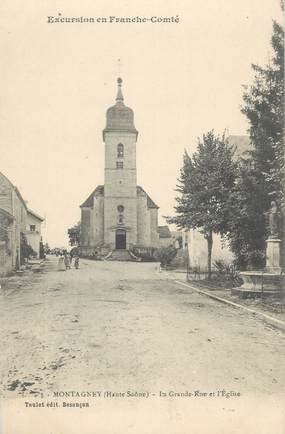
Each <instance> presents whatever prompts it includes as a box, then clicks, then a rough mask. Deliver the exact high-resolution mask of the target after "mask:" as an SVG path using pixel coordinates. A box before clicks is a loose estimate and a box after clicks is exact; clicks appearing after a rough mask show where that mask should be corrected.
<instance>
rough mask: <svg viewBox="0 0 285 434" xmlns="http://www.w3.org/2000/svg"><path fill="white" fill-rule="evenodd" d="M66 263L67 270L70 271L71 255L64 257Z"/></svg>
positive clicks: (66, 254)
mask: <svg viewBox="0 0 285 434" xmlns="http://www.w3.org/2000/svg"><path fill="white" fill-rule="evenodd" d="M64 263H65V268H66V269H67V270H70V255H69V253H65V255H64Z"/></svg>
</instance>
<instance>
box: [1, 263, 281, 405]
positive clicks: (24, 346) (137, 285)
mask: <svg viewBox="0 0 285 434" xmlns="http://www.w3.org/2000/svg"><path fill="white" fill-rule="evenodd" d="M0 311H1V320H0V321H1V322H0V346H1V348H0V350H1V351H0V382H1V383H0V390H1V396H2V397H15V396H16V395H18V396H19V395H23V396H28V395H30V396H32V395H34V396H37V394H39V393H40V392H44V393H53V391H69V390H81V391H82V390H94V388H96V390H99V389H100V388H101V389H102V388H103V389H104V390H111V391H122V390H131V391H132V390H133V391H137V392H144V391H149V392H150V393H154V394H157V393H159V391H169V390H171V391H175V392H185V391H187V390H188V391H189V390H191V391H193V390H200V391H203V390H207V391H210V390H220V389H225V390H227V391H236V392H240V393H251V392H255V393H257V392H261V393H266V394H269V393H280V392H282V391H283V392H284V387H285V386H284V385H285V371H284V369H283V367H284V365H283V361H284V350H285V340H284V336H285V335H284V334H283V333H282V332H281V331H278V330H275V329H273V328H271V327H270V326H268V325H267V324H266V323H263V322H262V321H261V320H259V319H256V318H254V316H251V315H249V314H248V313H243V312H242V311H239V310H235V309H232V308H230V307H227V306H225V305H222V304H219V303H217V302H215V301H213V300H210V299H208V298H206V297H203V296H201V295H199V294H197V293H192V292H191V290H187V289H186V288H185V289H183V288H182V287H180V286H179V285H177V284H176V283H175V282H174V280H173V279H171V278H170V277H169V276H167V275H165V274H163V273H159V272H158V270H157V266H156V265H155V264H147V263H144V264H138V263H120V262H92V261H87V260H82V261H81V267H80V269H79V270H75V269H71V270H68V271H63V272H60V271H57V270H56V260H55V258H49V260H48V261H47V263H46V265H45V267H44V271H43V272H42V273H39V274H34V275H33V277H32V280H31V282H29V281H27V282H26V283H25V284H23V285H22V287H21V288H18V289H17V288H15V290H11V289H10V290H9V291H3V290H0Z"/></svg>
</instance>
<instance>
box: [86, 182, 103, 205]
mask: <svg viewBox="0 0 285 434" xmlns="http://www.w3.org/2000/svg"><path fill="white" fill-rule="evenodd" d="M94 196H104V185H97V187H96V188H95V190H93V191H92V193H91V194H90V196H88V197H87V199H86V200H85V202H83V203H82V204H81V205H80V208H92V207H93V198H94Z"/></svg>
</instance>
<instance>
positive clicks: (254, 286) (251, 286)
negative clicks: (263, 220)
mask: <svg viewBox="0 0 285 434" xmlns="http://www.w3.org/2000/svg"><path fill="white" fill-rule="evenodd" d="M280 221H281V215H280V213H279V212H278V209H277V205H276V202H275V201H272V202H271V209H270V213H269V228H270V235H269V237H268V239H267V240H266V245H267V246H266V267H265V269H264V270H260V271H243V272H241V273H240V276H241V278H242V280H243V284H242V286H241V287H240V288H233V290H232V294H235V295H239V296H240V297H250V296H251V297H255V296H262V295H264V296H267V295H281V296H284V291H285V274H284V263H283V261H284V259H283V258H282V259H281V256H282V255H281V248H282V245H283V243H282V241H283V240H281V239H280V232H281V231H280Z"/></svg>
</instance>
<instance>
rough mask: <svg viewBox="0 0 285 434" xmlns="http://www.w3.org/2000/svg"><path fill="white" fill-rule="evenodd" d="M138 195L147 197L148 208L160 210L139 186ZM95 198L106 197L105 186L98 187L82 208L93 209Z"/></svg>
mask: <svg viewBox="0 0 285 434" xmlns="http://www.w3.org/2000/svg"><path fill="white" fill-rule="evenodd" d="M137 193H144V194H145V195H146V198H147V207H148V208H158V206H157V205H156V204H155V203H154V201H153V200H152V199H151V198H150V197H149V195H148V194H147V193H146V191H145V190H144V189H143V188H142V187H140V186H139V185H138V186H137ZM94 196H104V185H98V186H97V187H96V188H95V190H93V191H92V193H91V194H90V195H89V196H88V198H87V199H86V200H85V202H83V203H82V205H80V208H92V207H93V198H94Z"/></svg>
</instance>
